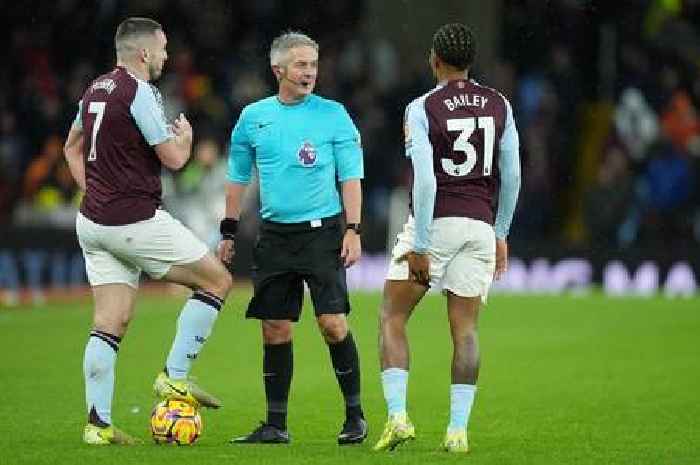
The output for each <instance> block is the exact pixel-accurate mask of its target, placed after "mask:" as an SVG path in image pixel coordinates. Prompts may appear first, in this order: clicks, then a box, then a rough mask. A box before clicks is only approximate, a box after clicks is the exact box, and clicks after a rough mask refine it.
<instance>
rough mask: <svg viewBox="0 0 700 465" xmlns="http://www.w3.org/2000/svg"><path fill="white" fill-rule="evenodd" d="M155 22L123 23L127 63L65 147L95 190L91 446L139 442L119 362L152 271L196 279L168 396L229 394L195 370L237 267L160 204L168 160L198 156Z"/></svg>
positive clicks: (171, 359) (87, 227) (84, 217)
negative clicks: (173, 104)
mask: <svg viewBox="0 0 700 465" xmlns="http://www.w3.org/2000/svg"><path fill="white" fill-rule="evenodd" d="M166 42H167V40H166V36H165V33H164V32H163V28H162V27H161V26H160V24H158V23H157V22H156V21H153V20H152V19H148V18H128V19H126V20H125V21H123V22H122V23H121V24H120V25H119V27H118V28H117V32H116V35H115V46H116V52H117V66H116V67H115V68H114V70H112V71H111V72H109V73H107V74H104V75H102V76H100V77H98V78H97V79H95V80H94V81H93V82H92V83H91V84H90V86H89V87H88V88H87V90H86V91H85V93H84V94H83V98H82V100H81V102H80V104H79V109H78V114H77V116H76V118H75V122H74V123H73V126H72V127H71V129H70V132H69V134H68V137H67V140H66V145H65V149H64V151H65V155H66V159H67V161H68V165H69V167H70V170H71V173H72V174H73V177H74V178H75V180H76V182H77V183H78V185H79V186H80V187H81V188H82V189H83V190H84V191H85V196H84V197H83V201H82V205H81V206H80V212H79V213H78V215H77V219H76V230H77V233H78V241H79V242H80V247H81V248H82V250H83V255H84V257H85V266H86V269H87V275H88V280H89V281H90V285H91V286H92V291H93V296H94V299H95V312H94V319H93V328H92V331H91V333H90V337H89V339H88V342H87V346H86V348H85V359H84V375H85V397H86V401H87V410H88V422H87V425H86V426H85V429H84V432H83V440H84V441H85V442H86V443H88V444H113V443H132V442H133V438H131V437H130V436H129V435H127V434H126V433H124V432H122V431H120V430H118V429H117V428H115V427H114V426H112V418H111V408H112V393H113V391H114V366H115V363H116V358H117V351H118V350H119V344H120V342H121V339H122V337H123V336H124V333H125V332H126V329H127V326H128V324H129V321H130V320H131V317H132V315H133V311H134V302H135V300H136V291H137V289H138V285H139V277H140V275H141V271H145V272H146V273H148V274H149V275H150V276H151V277H153V278H156V279H163V280H166V281H171V282H176V283H179V284H182V285H185V286H187V287H190V288H191V289H192V290H193V291H194V293H193V295H192V296H191V297H190V299H189V300H188V301H187V303H186V304H185V306H184V308H183V309H182V312H181V313H180V317H179V319H178V323H177V332H176V335H175V340H174V341H173V345H172V348H171V350H170V353H169V355H168V358H167V360H166V363H165V370H164V371H163V372H161V373H159V374H158V376H157V377H156V381H155V383H154V390H155V391H156V394H157V395H159V396H160V397H162V398H173V399H181V400H185V401H187V402H189V403H191V404H193V405H195V407H196V406H199V405H202V406H206V407H213V408H216V407H218V406H219V405H220V402H219V401H218V400H217V399H216V398H215V397H213V396H211V395H210V394H207V393H206V392H204V391H203V390H202V389H201V388H199V387H198V386H197V385H196V384H194V383H192V382H191V381H189V380H188V379H187V375H188V373H189V370H190V367H191V365H192V361H193V360H194V359H195V358H196V357H197V355H198V353H199V351H200V349H201V348H202V345H203V344H204V342H205V341H206V339H207V338H208V337H209V334H210V333H211V330H212V327H213V325H214V322H215V321H216V318H217V316H218V314H219V310H220V309H221V307H222V304H223V301H224V299H225V298H226V295H227V294H228V292H229V290H230V288H231V286H232V280H231V275H230V274H229V273H228V271H227V270H226V268H225V267H224V266H223V264H222V263H221V262H220V261H219V260H218V259H217V258H216V257H215V256H214V255H213V254H212V253H210V252H209V251H208V250H207V247H206V246H205V245H204V243H203V242H202V241H200V240H199V239H197V238H196V237H195V236H194V234H192V232H191V231H190V230H189V229H187V228H185V227H184V226H183V225H182V224H181V223H180V222H179V221H177V220H175V219H174V218H172V217H171V216H170V215H169V214H168V213H167V212H166V211H165V210H163V209H162V208H161V183H160V172H161V166H162V165H165V166H166V167H168V168H170V169H180V168H181V167H182V166H183V165H184V164H185V163H186V162H187V160H188V159H189V157H190V153H191V148H192V128H191V127H190V124H189V122H188V121H187V119H186V118H185V117H184V115H182V114H181V115H180V116H179V117H178V118H177V119H176V120H175V121H174V123H173V125H172V127H171V128H169V127H168V125H167V123H166V121H165V118H164V116H163V109H162V104H161V100H160V94H159V93H158V91H157V89H156V88H155V87H154V86H153V85H151V84H149V81H152V80H154V79H157V78H158V77H159V76H160V75H161V72H162V69H163V65H164V63H165V60H166V59H167V56H168V55H167V52H166V48H165V47H166Z"/></svg>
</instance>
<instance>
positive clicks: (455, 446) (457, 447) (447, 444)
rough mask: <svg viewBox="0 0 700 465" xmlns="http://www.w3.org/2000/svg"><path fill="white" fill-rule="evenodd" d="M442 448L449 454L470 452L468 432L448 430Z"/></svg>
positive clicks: (464, 430)
mask: <svg viewBox="0 0 700 465" xmlns="http://www.w3.org/2000/svg"><path fill="white" fill-rule="evenodd" d="M442 447H443V448H444V449H445V450H446V451H447V452H461V453H467V452H469V441H467V430H466V429H457V430H449V429H448V430H447V433H445V440H444V441H443V443H442Z"/></svg>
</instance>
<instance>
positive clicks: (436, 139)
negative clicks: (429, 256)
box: [404, 79, 518, 225]
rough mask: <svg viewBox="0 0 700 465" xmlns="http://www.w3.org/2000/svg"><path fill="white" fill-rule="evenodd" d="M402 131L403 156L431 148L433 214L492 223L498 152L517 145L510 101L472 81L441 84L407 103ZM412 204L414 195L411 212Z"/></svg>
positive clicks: (493, 218) (429, 150)
mask: <svg viewBox="0 0 700 465" xmlns="http://www.w3.org/2000/svg"><path fill="white" fill-rule="evenodd" d="M404 134H405V140H406V156H407V157H413V156H414V154H416V155H417V154H418V152H420V153H426V151H428V152H431V153H432V167H433V173H434V176H435V181H436V186H437V190H436V194H435V204H434V211H433V218H439V217H467V218H473V219H476V220H481V221H484V222H486V223H488V224H491V225H493V224H494V221H495V216H496V208H497V203H498V194H499V185H500V178H499V176H500V170H499V158H500V155H501V152H502V151H513V150H515V151H516V152H517V150H518V134H517V131H516V128H515V122H514V120H513V111H512V109H511V107H510V103H509V102H508V100H507V99H506V98H505V97H503V96H502V95H501V94H500V93H499V92H497V91H496V90H494V89H491V88H488V87H485V86H482V85H480V84H478V83H476V82H475V81H474V80H466V79H460V80H453V81H448V82H446V83H441V85H438V86H437V87H436V88H435V89H433V90H431V91H430V92H428V93H427V94H425V95H422V96H421V97H419V98H417V99H415V100H414V101H412V102H411V103H410V104H409V105H408V106H407V107H406V115H405V124H404ZM417 175H421V173H414V177H415V176H417ZM413 205H414V202H413V198H412V199H411V208H412V211H413Z"/></svg>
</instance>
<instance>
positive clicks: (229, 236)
mask: <svg viewBox="0 0 700 465" xmlns="http://www.w3.org/2000/svg"><path fill="white" fill-rule="evenodd" d="M219 232H220V233H221V236H222V237H223V238H224V239H225V240H233V239H234V238H235V237H236V233H237V232H238V220H234V219H233V218H224V219H223V220H221V224H220V225H219Z"/></svg>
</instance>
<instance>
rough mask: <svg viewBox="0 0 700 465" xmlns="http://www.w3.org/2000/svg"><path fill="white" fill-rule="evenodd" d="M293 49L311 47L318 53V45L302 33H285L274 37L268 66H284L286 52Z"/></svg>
mask: <svg viewBox="0 0 700 465" xmlns="http://www.w3.org/2000/svg"><path fill="white" fill-rule="evenodd" d="M294 47H313V48H315V49H316V51H317V52H318V43H317V42H316V41H315V40H313V39H312V38H311V37H309V36H307V35H306V34H304V33H302V32H297V31H287V32H284V33H282V34H281V35H279V36H277V37H275V40H273V41H272V45H271V46H270V64H271V65H272V66H280V65H284V63H282V61H283V60H284V59H285V58H286V55H287V52H288V51H289V50H290V49H293V48H294Z"/></svg>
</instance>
